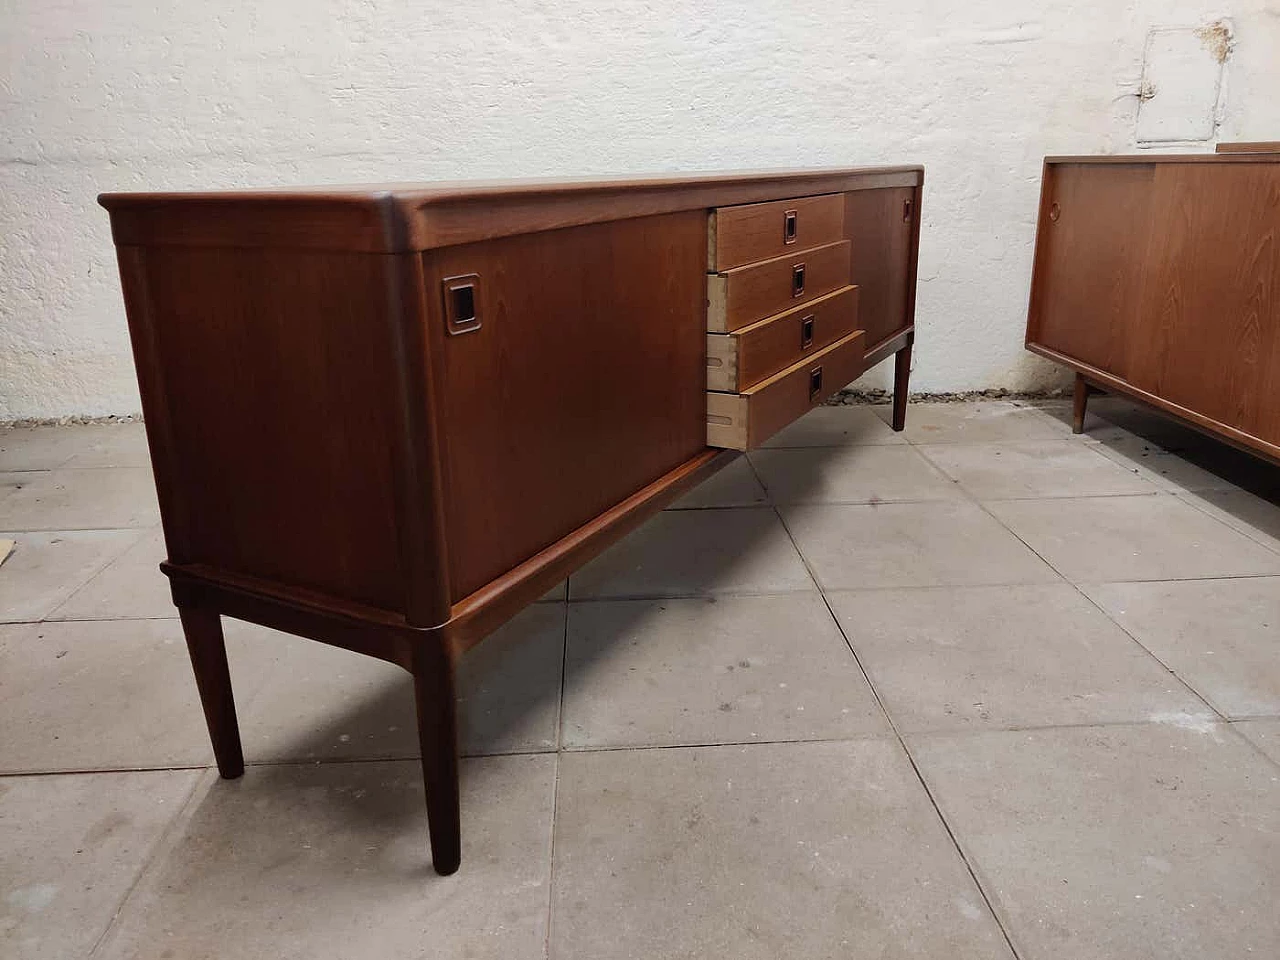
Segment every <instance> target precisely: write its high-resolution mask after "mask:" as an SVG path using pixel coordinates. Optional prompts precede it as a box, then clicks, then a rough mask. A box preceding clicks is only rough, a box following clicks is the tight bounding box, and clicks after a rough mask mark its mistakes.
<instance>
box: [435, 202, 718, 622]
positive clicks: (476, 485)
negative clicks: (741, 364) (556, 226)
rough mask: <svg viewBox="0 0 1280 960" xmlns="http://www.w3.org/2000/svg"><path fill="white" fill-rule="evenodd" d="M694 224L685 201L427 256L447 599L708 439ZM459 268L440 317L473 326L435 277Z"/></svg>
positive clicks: (702, 251)
mask: <svg viewBox="0 0 1280 960" xmlns="http://www.w3.org/2000/svg"><path fill="white" fill-rule="evenodd" d="M706 224H707V215H706V211H704V210H692V211H687V212H682V213H676V214H666V215H662V216H656V217H645V218H638V219H634V220H622V221H616V222H611V223H603V224H593V225H589V226H582V227H573V228H569V229H565V230H555V231H547V232H543V233H534V234H525V235H521V236H513V237H504V238H500V239H496V240H491V241H484V242H481V243H474V244H466V245H462V246H458V247H450V248H445V249H442V250H437V251H434V252H432V253H429V254H426V255H425V260H426V275H427V278H428V281H427V299H428V304H429V305H430V310H429V312H430V313H432V314H433V316H431V318H430V321H429V322H430V340H431V345H432V352H433V354H434V355H435V356H437V357H438V358H439V364H438V367H437V370H438V374H439V376H438V379H437V382H436V389H437V391H438V396H439V398H440V408H441V416H440V418H439V423H440V427H441V434H442V440H443V443H442V446H443V457H444V486H445V496H444V506H445V510H446V514H447V522H448V530H449V550H450V571H451V578H450V581H451V584H452V590H453V597H454V600H455V601H456V600H460V599H462V598H463V597H465V596H467V595H468V594H470V593H471V592H473V591H475V590H476V589H478V588H479V587H481V586H483V585H484V584H486V583H488V582H489V581H490V580H492V579H493V578H495V577H497V576H498V575H500V574H502V573H504V572H506V571H507V570H509V569H511V568H512V567H513V566H515V565H516V564H518V563H520V562H522V561H524V560H526V559H528V558H529V557H531V556H533V555H534V554H536V553H537V552H538V551H540V550H542V549H544V548H546V547H547V546H549V545H551V544H552V543H554V542H555V541H556V540H558V539H560V538H561V537H563V536H565V535H567V534H569V533H570V532H572V531H573V530H575V529H576V528H578V527H579V526H581V525H583V524H584V523H586V522H588V521H589V520H591V519H592V518H593V517H595V516H597V515H598V514H600V513H601V512H603V511H604V510H606V509H608V508H609V507H612V506H614V505H615V504H617V503H619V502H621V501H622V500H624V499H625V498H626V497H628V496H629V495H631V494H633V493H635V492H636V491H637V490H639V489H641V488H642V487H644V486H645V485H646V484H648V483H651V482H652V481H654V480H656V479H657V478H658V477H660V476H662V475H663V474H665V473H667V472H668V471H670V470H672V469H674V468H676V467H677V466H679V465H680V464H682V463H684V462H685V461H687V460H688V459H690V458H691V457H693V456H694V455H696V454H697V453H699V452H700V451H701V450H703V449H704V448H705V445H706V399H705V398H706V393H705V390H706V273H705V264H706V245H707V236H706V229H707V226H706ZM471 274H474V275H475V278H474V283H475V289H474V299H471V300H468V301H466V302H463V303H455V304H454V309H453V311H452V312H453V313H454V314H455V315H456V314H457V313H458V311H459V310H471V309H473V308H474V309H475V310H476V311H477V313H476V318H477V319H478V321H479V327H478V328H475V329H470V330H469V331H467V332H459V333H456V334H449V333H446V319H445V301H444V298H445V293H444V287H445V284H444V280H445V278H449V277H465V276H467V275H471ZM457 326H458V325H457V324H455V328H456V327H457ZM461 326H464V327H465V326H469V325H468V324H462V325H461Z"/></svg>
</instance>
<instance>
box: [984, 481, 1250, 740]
mask: <svg viewBox="0 0 1280 960" xmlns="http://www.w3.org/2000/svg"><path fill="white" fill-rule="evenodd" d="M1157 492H1159V493H1165V491H1157ZM963 493H964V494H965V495H966V496H967V497H968V498H969V500H970V501H971V502H972V503H973V504H974V505H975V506H977V508H978V509H979V510H981V511H982V512H983V513H985V514H986V515H987V516H989V517H990V518H991V519H992V520H994V521H995V522H996V523H998V524H999V525H1000V526H1001V527H1003V528H1004V529H1005V530H1007V531H1008V532H1009V535H1010V536H1012V537H1015V538H1016V539H1017V540H1018V542H1019V543H1021V544H1022V545H1023V546H1025V547H1026V548H1027V549H1028V550H1030V551H1031V552H1032V553H1033V554H1035V556H1037V557H1039V558H1040V561H1041V562H1042V563H1044V564H1045V565H1046V566H1047V567H1048V568H1049V569H1050V570H1052V571H1053V572H1054V573H1056V574H1057V575H1058V576H1059V577H1061V578H1062V581H1063V582H1064V583H1067V584H1069V585H1070V586H1071V589H1073V590H1074V591H1075V592H1076V593H1077V594H1078V595H1079V596H1081V597H1083V598H1084V600H1085V602H1086V603H1088V604H1090V605H1091V606H1092V607H1094V609H1096V610H1097V611H1098V612H1099V613H1101V614H1102V615H1103V616H1104V617H1106V618H1107V619H1108V620H1110V621H1111V622H1112V623H1114V624H1115V625H1116V626H1117V627H1119V628H1120V630H1121V631H1122V632H1123V633H1124V635H1125V636H1127V637H1128V638H1129V639H1130V640H1132V641H1133V642H1134V643H1135V644H1137V645H1138V648H1139V649H1141V650H1143V651H1145V652H1146V653H1147V655H1148V656H1150V657H1151V659H1153V660H1154V661H1155V662H1156V663H1158V664H1160V666H1162V667H1163V668H1164V669H1165V670H1166V671H1168V673H1169V675H1170V676H1171V677H1173V678H1174V679H1175V680H1177V681H1178V683H1180V684H1182V686H1184V687H1185V688H1186V689H1187V691H1188V692H1190V693H1191V695H1192V696H1193V697H1195V698H1196V699H1197V700H1199V701H1200V702H1201V703H1203V704H1204V705H1205V706H1206V707H1208V708H1209V710H1210V711H1212V712H1213V713H1214V715H1216V716H1217V717H1219V718H1220V719H1222V720H1226V719H1227V718H1226V716H1224V715H1223V714H1222V712H1221V711H1219V710H1218V709H1217V708H1216V707H1215V706H1214V705H1213V704H1212V703H1210V702H1209V701H1208V700H1207V699H1206V698H1205V697H1204V696H1203V695H1202V694H1201V693H1200V691H1199V690H1197V689H1196V688H1195V687H1193V686H1192V685H1191V684H1190V683H1188V682H1187V681H1186V680H1185V679H1184V678H1183V677H1182V676H1180V675H1179V674H1178V673H1176V672H1175V671H1174V670H1173V669H1172V668H1171V667H1170V666H1169V665H1168V664H1167V663H1165V662H1164V661H1163V660H1161V659H1160V658H1159V657H1158V656H1156V655H1155V653H1153V652H1152V651H1151V649H1150V648H1149V647H1148V646H1147V645H1146V644H1144V643H1143V642H1142V641H1141V640H1139V639H1138V638H1137V637H1135V636H1134V635H1133V634H1132V633H1131V632H1129V630H1127V629H1126V628H1125V626H1124V624H1122V623H1120V622H1119V621H1117V620H1116V619H1115V618H1114V617H1112V616H1111V615H1110V614H1109V613H1107V611H1106V610H1104V609H1103V608H1102V607H1101V606H1100V605H1099V604H1098V603H1097V602H1096V601H1095V600H1094V599H1093V598H1092V597H1090V596H1089V595H1088V594H1087V593H1085V592H1084V591H1083V590H1081V589H1080V585H1079V584H1078V583H1076V582H1075V581H1074V580H1072V579H1071V578H1070V577H1068V576H1067V575H1066V574H1065V573H1063V572H1062V571H1061V570H1059V569H1058V568H1057V567H1056V566H1054V564H1053V562H1052V561H1050V560H1049V558H1048V557H1046V556H1045V555H1044V554H1042V553H1040V551H1039V550H1037V549H1036V548H1035V547H1033V546H1032V545H1031V544H1030V543H1028V542H1027V541H1026V540H1024V539H1023V538H1022V536H1021V535H1019V533H1018V532H1017V531H1016V530H1014V529H1013V528H1012V527H1011V526H1009V525H1008V524H1007V523H1005V522H1004V521H1003V520H1001V519H1000V518H999V517H998V516H996V515H995V514H994V513H992V512H991V511H990V510H988V509H987V505H986V503H984V502H983V501H981V500H979V499H978V498H977V497H975V496H973V495H972V494H971V493H969V491H968V490H964V491H963ZM1165 495H1166V496H1172V494H1167V493H1165ZM1219 523H1221V521H1219ZM1222 525H1223V526H1224V527H1225V526H1226V524H1222ZM1228 529H1229V528H1228ZM1213 579H1222V578H1220V577H1215V578H1213ZM1230 579H1235V578H1230ZM1141 582H1147V581H1141ZM1153 582H1162V581H1153Z"/></svg>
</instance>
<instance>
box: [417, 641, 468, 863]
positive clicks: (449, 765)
mask: <svg viewBox="0 0 1280 960" xmlns="http://www.w3.org/2000/svg"><path fill="white" fill-rule="evenodd" d="M443 648H444V644H443V643H436V642H434V641H432V640H428V641H427V642H425V643H423V644H421V645H420V646H419V647H418V649H416V650H415V651H414V656H413V692H414V698H415V700H416V701H417V705H418V742H419V745H420V746H421V748H422V780H423V783H424V785H425V786H426V790H427V825H428V826H429V827H430V830H431V861H432V863H433V865H434V866H435V869H436V873H438V874H440V875H441V876H448V875H449V874H451V873H453V872H454V871H456V870H457V869H458V865H459V864H460V863H461V862H462V827H461V810H460V802H459V797H458V721H457V699H456V698H457V694H456V692H455V690H454V665H453V658H452V657H450V656H449V654H448V652H447V651H446V650H445V649H443Z"/></svg>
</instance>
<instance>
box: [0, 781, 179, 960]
mask: <svg viewBox="0 0 1280 960" xmlns="http://www.w3.org/2000/svg"><path fill="white" fill-rule="evenodd" d="M202 775H203V771H195V770H158V771H149V772H146V773H94V774H83V775H78V776H76V775H73V776H66V775H64V776H54V777H5V778H3V779H0V956H4V957H9V958H12V960H69V958H74V957H87V956H88V955H89V951H90V950H91V949H92V948H93V946H94V944H95V943H96V942H97V940H98V938H99V937H101V936H102V934H103V933H104V932H106V930H107V927H108V926H109V925H110V923H111V921H112V918H113V917H114V916H115V914H116V910H117V909H118V908H119V906H120V904H121V903H122V902H123V901H124V898H125V896H126V895H127V894H128V892H129V889H130V887H131V886H132V885H133V883H134V881H135V880H136V879H137V877H138V875H139V874H140V873H141V872H142V869H143V866H144V864H145V863H146V862H147V859H148V857H149V856H150V854H151V852H152V851H153V849H154V848H155V846H156V844H157V843H158V842H159V840H160V837H161V835H162V833H163V832H164V829H165V827H166V826H167V825H168V824H169V823H170V822H171V821H172V820H173V819H174V818H175V817H177V816H178V814H179V813H180V812H181V810H182V806H183V804H184V803H185V802H186V800H187V798H188V797H189V796H190V794H191V791H192V789H193V787H194V786H195V784H196V781H197V780H198V779H199V778H200V777H201V776H202Z"/></svg>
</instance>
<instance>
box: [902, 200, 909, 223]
mask: <svg viewBox="0 0 1280 960" xmlns="http://www.w3.org/2000/svg"><path fill="white" fill-rule="evenodd" d="M902 222H903V223H910V222H911V198H910V197H908V198H907V199H906V200H903V201H902Z"/></svg>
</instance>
